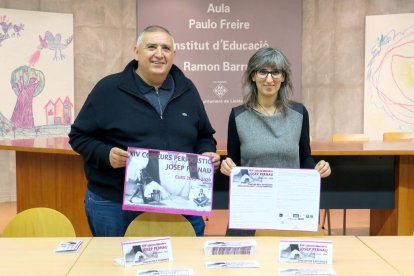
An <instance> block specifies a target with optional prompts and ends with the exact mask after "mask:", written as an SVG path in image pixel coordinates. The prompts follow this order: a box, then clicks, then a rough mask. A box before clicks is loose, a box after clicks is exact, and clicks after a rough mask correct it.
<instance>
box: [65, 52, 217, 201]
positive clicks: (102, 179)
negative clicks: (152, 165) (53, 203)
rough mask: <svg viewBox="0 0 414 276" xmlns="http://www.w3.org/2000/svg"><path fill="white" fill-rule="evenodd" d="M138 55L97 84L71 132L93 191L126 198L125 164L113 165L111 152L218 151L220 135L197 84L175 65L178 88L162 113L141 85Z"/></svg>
mask: <svg viewBox="0 0 414 276" xmlns="http://www.w3.org/2000/svg"><path fill="white" fill-rule="evenodd" d="M137 66H138V63H137V61H135V60H133V61H131V62H130V63H129V64H128V65H127V66H126V67H125V70H124V71H122V72H120V73H117V74H114V75H110V76H107V77H105V78H103V79H102V80H100V81H99V82H98V83H97V84H96V86H95V87H94V88H93V90H92V91H91V93H90V94H89V96H88V98H87V99H86V101H85V103H84V105H83V107H82V109H81V110H80V112H79V114H78V116H77V118H76V120H75V122H74V123H73V125H72V127H71V131H70V133H69V138H70V139H69V143H70V144H71V146H72V148H73V149H74V150H75V151H76V152H78V153H79V154H80V155H82V157H83V158H84V161H85V175H86V178H87V179H88V187H89V189H91V191H92V192H94V193H96V194H98V195H100V196H102V197H104V198H107V199H109V200H112V201H115V202H122V193H123V187H124V177H125V168H120V169H113V168H112V167H111V165H110V163H109V152H110V150H111V148H113V147H119V148H121V149H124V150H126V149H127V147H128V146H132V147H140V148H152V149H160V150H171V151H180V152H189V153H203V152H215V151H216V141H215V139H214V138H213V134H214V133H215V130H214V129H213V128H212V126H211V124H210V122H209V120H208V117H207V113H206V111H205V109H204V105H203V103H202V101H201V98H200V95H199V93H198V91H197V89H196V87H195V86H194V84H193V83H192V82H191V81H190V80H189V79H188V78H186V77H185V76H184V74H183V72H181V70H180V69H178V67H176V66H175V65H173V67H172V68H171V71H170V74H171V75H172V77H173V79H174V83H175V91H174V93H173V95H172V97H171V99H170V101H169V102H168V104H167V106H166V107H165V110H164V114H163V117H162V118H161V117H160V116H159V114H158V113H157V111H156V110H155V108H154V107H153V106H152V105H151V104H150V103H149V102H148V101H147V100H146V99H145V97H144V96H143V95H142V93H141V92H139V91H138V88H137V85H136V84H135V80H134V75H133V74H135V72H134V71H135V69H136V68H137Z"/></svg>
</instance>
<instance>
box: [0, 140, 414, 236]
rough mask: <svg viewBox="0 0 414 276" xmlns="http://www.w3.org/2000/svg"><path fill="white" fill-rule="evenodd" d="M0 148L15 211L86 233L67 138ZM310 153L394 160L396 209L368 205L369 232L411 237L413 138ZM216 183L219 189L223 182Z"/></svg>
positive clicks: (80, 180)
mask: <svg viewBox="0 0 414 276" xmlns="http://www.w3.org/2000/svg"><path fill="white" fill-rule="evenodd" d="M0 150H13V151H16V192H17V195H16V197H17V210H18V211H22V210H25V209H28V208H31V207H39V206H44V207H49V208H53V209H56V210H59V211H61V212H62V213H64V214H65V215H66V216H67V217H68V218H69V219H70V220H71V221H72V223H73V225H74V227H75V230H76V234H77V235H78V236H90V235H91V233H90V230H89V227H88V223H87V220H86V215H85V211H84V204H83V200H84V194H85V191H86V179H85V176H84V171H83V160H82V158H81V157H80V156H79V155H78V154H77V153H75V152H74V151H73V150H72V149H71V147H70V145H69V144H68V138H36V139H25V140H12V141H7V140H3V141H0ZM219 153H220V154H223V155H225V154H226V152H225V151H224V150H220V151H219ZM312 155H314V156H315V157H321V158H324V157H325V158H329V157H338V158H341V157H354V158H356V159H358V158H360V157H369V156H388V157H390V158H394V159H395V168H391V169H392V170H394V169H395V194H393V196H394V197H395V208H393V209H392V208H389V209H372V210H371V225H370V233H371V235H411V234H412V233H413V232H414V206H413V203H412V202H414V143H413V142H382V141H371V142H365V143H358V142H345V143H332V142H318V141H314V142H312ZM394 159H393V160H394ZM392 164H394V162H393V163H392ZM332 165H333V164H332ZM216 184H218V185H217V187H219V186H222V184H223V183H216ZM224 186H225V183H224Z"/></svg>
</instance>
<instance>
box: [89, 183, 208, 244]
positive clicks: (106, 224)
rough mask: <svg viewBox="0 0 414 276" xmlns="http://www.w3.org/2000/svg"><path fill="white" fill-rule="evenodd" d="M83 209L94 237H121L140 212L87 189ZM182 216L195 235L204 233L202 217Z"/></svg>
mask: <svg viewBox="0 0 414 276" xmlns="http://www.w3.org/2000/svg"><path fill="white" fill-rule="evenodd" d="M85 211H86V216H87V218H88V223H89V228H90V229H91V232H92V235H93V236H94V237H123V236H124V234H125V231H126V229H127V228H128V225H129V224H130V223H131V222H132V221H133V220H134V219H135V218H136V217H137V216H138V215H140V214H141V212H135V211H125V210H122V204H121V203H116V202H113V201H110V200H108V199H104V198H102V197H101V196H99V195H97V194H95V193H93V192H91V191H90V190H89V189H87V191H86V195H85ZM184 217H185V218H186V219H187V220H188V221H189V222H190V223H191V225H192V226H193V228H194V231H195V233H196V235H197V236H203V235H204V228H205V223H204V220H203V218H202V217H200V216H187V215H185V216H184Z"/></svg>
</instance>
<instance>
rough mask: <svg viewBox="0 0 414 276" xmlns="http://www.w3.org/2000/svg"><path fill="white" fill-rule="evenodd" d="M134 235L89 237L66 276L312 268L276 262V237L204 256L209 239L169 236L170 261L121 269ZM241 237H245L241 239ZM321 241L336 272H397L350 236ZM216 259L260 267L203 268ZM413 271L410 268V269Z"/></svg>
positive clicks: (237, 272)
mask: <svg viewBox="0 0 414 276" xmlns="http://www.w3.org/2000/svg"><path fill="white" fill-rule="evenodd" d="M132 239H134V238H93V239H92V241H91V242H90V243H89V244H88V246H87V248H86V249H85V251H84V252H83V254H82V255H81V256H80V258H79V259H78V260H77V262H76V264H75V265H74V266H73V267H72V269H71V271H70V273H69V275H136V272H137V270H139V269H151V268H173V267H176V268H178V267H191V268H193V270H194V273H195V275H230V276H231V275H237V276H241V275H249V276H250V275H278V269H279V268H282V267H284V268H290V267H315V266H316V265H310V264H287V263H279V261H278V248H279V238H277V237H256V238H255V239H256V241H257V248H256V253H255V254H254V255H249V256H242V255H226V256H223V255H222V256H209V255H204V253H203V245H204V242H205V241H206V240H212V238H206V237H203V238H185V237H174V238H172V248H173V249H172V250H173V262H171V263H158V264H146V265H142V266H133V267H128V268H124V267H123V266H120V265H118V264H116V263H115V261H114V259H116V258H121V257H122V248H121V241H126V240H132ZM219 239H220V240H222V239H225V240H240V239H242V238H239V237H226V238H219ZM243 239H245V238H243ZM324 239H325V240H332V241H333V243H334V263H333V265H317V266H318V267H333V269H334V270H335V271H336V273H337V275H387V276H389V275H399V273H398V272H397V271H396V270H395V269H394V268H393V267H392V266H390V265H389V264H388V263H387V262H385V261H384V260H383V259H382V258H381V257H379V256H378V255H377V254H375V252H373V251H372V250H371V249H369V248H368V247H367V246H365V245H364V244H363V243H362V242H361V241H360V240H359V239H357V238H356V237H353V236H332V237H329V238H328V237H326V238H324ZM217 260H218V261H220V260H257V261H258V262H259V264H260V268H247V269H207V268H205V262H206V261H217ZM413 270H414V269H413Z"/></svg>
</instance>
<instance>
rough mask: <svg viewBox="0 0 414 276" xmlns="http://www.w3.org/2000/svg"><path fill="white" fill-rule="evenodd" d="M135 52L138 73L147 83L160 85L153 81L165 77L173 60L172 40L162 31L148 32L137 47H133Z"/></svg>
mask: <svg viewBox="0 0 414 276" xmlns="http://www.w3.org/2000/svg"><path fill="white" fill-rule="evenodd" d="M135 54H136V60H137V61H138V62H139V66H138V74H139V75H140V76H141V77H142V78H143V79H144V81H145V82H147V83H148V84H150V85H155V84H157V85H160V84H161V83H154V82H158V80H159V79H160V78H161V79H165V78H166V77H167V75H168V72H169V71H170V69H171V66H172V65H173V62H174V56H175V51H174V45H173V40H172V38H171V36H170V35H169V34H167V33H165V32H162V31H156V32H148V33H146V34H145V35H144V38H143V40H142V43H141V44H140V45H139V47H135Z"/></svg>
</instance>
